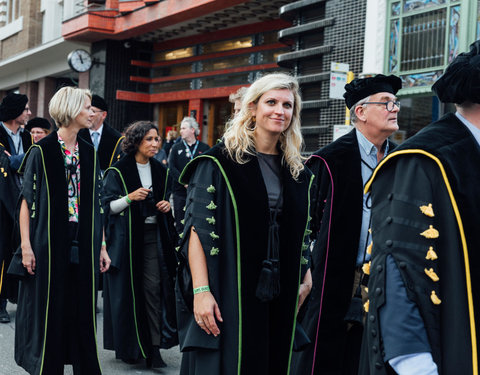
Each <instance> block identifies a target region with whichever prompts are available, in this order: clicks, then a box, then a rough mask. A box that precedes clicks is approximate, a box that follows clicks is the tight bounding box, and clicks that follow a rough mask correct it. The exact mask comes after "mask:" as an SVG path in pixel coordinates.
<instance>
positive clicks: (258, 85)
mask: <svg viewBox="0 0 480 375" xmlns="http://www.w3.org/2000/svg"><path fill="white" fill-rule="evenodd" d="M283 89H287V90H290V91H291V93H292V94H293V98H294V104H293V113H292V120H291V122H290V126H289V127H288V128H287V129H286V130H285V131H284V132H282V134H281V135H280V138H279V144H280V149H281V150H282V152H283V158H282V162H284V163H286V164H287V166H288V167H289V169H290V173H291V174H292V176H293V178H294V179H297V178H298V176H299V174H300V172H301V171H302V170H303V169H304V168H305V167H304V165H303V162H304V160H305V158H304V157H303V156H302V155H301V154H300V150H301V148H302V146H303V136H302V132H301V130H300V111H301V109H302V99H301V97H300V92H299V86H298V82H297V80H296V79H295V78H294V77H292V76H290V75H288V74H285V73H271V74H267V75H265V76H263V77H261V78H259V79H257V80H256V81H255V82H254V83H253V84H252V85H251V86H250V87H249V88H248V90H247V92H246V93H245V94H244V95H243V99H242V109H241V110H240V112H239V113H238V115H237V116H235V117H234V118H232V119H231V120H230V121H228V123H227V129H226V131H225V134H224V136H223V139H224V143H225V148H226V150H227V152H228V155H229V156H230V157H231V158H232V159H233V160H235V161H236V162H237V163H239V164H245V163H246V162H247V161H248V160H249V155H252V156H253V155H255V154H256V151H255V131H254V129H255V128H254V126H255V124H254V122H253V119H252V112H251V108H250V107H251V104H257V103H258V101H259V100H260V98H261V97H262V95H263V94H265V93H266V92H268V91H270V90H283Z"/></svg>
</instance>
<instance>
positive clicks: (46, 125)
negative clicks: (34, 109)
mask: <svg viewBox="0 0 480 375" xmlns="http://www.w3.org/2000/svg"><path fill="white" fill-rule="evenodd" d="M33 128H42V129H46V130H50V122H49V121H48V120H47V119H46V118H43V117H34V118H32V119H31V120H30V121H29V122H27V125H25V129H27V130H28V131H32V129H33Z"/></svg>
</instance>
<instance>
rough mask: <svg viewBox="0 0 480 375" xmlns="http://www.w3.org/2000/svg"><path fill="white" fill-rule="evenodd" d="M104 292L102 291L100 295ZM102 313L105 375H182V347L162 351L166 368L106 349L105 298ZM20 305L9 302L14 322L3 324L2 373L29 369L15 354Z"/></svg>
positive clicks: (8, 374) (101, 351)
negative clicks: (127, 359) (122, 357)
mask: <svg viewBox="0 0 480 375" xmlns="http://www.w3.org/2000/svg"><path fill="white" fill-rule="evenodd" d="M100 294H101V293H99V295H100ZM98 305H99V308H100V313H99V314H97V340H98V350H99V355H100V365H101V366H102V372H103V375H124V374H130V375H133V374H142V375H151V374H156V375H158V374H161V375H178V373H179V372H180V360H181V354H180V350H179V348H178V346H176V347H174V348H172V349H169V350H160V353H161V354H162V358H163V360H164V361H165V362H166V363H167V365H168V367H166V368H164V369H154V370H152V369H147V368H145V361H141V362H140V363H138V364H135V365H128V364H126V363H124V362H122V361H120V360H117V359H115V353H114V352H113V351H110V350H104V349H103V314H102V312H103V299H102V298H101V297H100V298H99V301H98ZM16 307H17V306H16V305H13V304H11V303H8V305H7V311H8V313H9V314H10V318H11V322H10V323H8V324H0V375H25V374H27V372H26V371H25V370H23V369H22V368H21V367H19V366H18V365H17V364H16V363H15V359H14V357H13V352H14V338H15V311H16ZM65 374H67V375H71V374H73V371H72V366H65Z"/></svg>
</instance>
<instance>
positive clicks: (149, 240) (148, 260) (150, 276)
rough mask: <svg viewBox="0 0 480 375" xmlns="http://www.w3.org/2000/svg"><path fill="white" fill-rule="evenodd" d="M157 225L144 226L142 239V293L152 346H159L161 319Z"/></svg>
mask: <svg viewBox="0 0 480 375" xmlns="http://www.w3.org/2000/svg"><path fill="white" fill-rule="evenodd" d="M159 245H160V244H159V243H158V239H157V224H145V230H144V239H143V293H144V298H145V312H146V315H147V322H148V328H149V331H150V337H151V338H152V345H153V346H160V342H161V327H160V322H161V319H162V300H161V298H162V297H161V278H160V266H159V259H158V251H159Z"/></svg>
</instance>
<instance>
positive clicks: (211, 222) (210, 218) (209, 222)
mask: <svg viewBox="0 0 480 375" xmlns="http://www.w3.org/2000/svg"><path fill="white" fill-rule="evenodd" d="M205 220H207V223H208V224H212V225H215V222H216V221H215V217H214V216H212V217H207V218H205Z"/></svg>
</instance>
